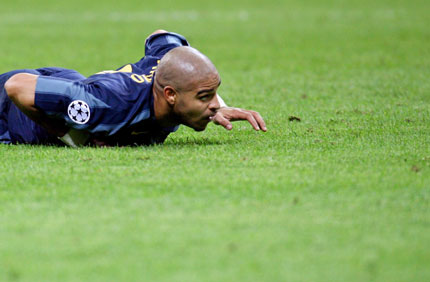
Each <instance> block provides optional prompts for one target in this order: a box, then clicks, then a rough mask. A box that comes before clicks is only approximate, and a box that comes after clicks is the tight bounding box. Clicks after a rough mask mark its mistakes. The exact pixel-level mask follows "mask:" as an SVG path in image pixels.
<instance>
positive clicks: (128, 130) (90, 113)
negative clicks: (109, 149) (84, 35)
mask: <svg viewBox="0 0 430 282" xmlns="http://www.w3.org/2000/svg"><path fill="white" fill-rule="evenodd" d="M187 45H188V42H187V41H186V40H185V38H184V37H182V36H181V35H178V34H175V33H165V34H155V35H153V36H151V37H150V38H148V40H147V41H146V43H145V57H143V58H142V59H141V60H139V61H138V62H136V63H134V64H127V65H124V66H122V67H120V68H118V69H117V70H114V71H103V72H100V73H97V74H94V75H92V76H90V77H88V78H85V77H83V76H81V75H79V74H78V75H77V73H76V72H75V71H73V70H66V69H60V68H43V69H39V70H37V73H38V74H40V75H41V76H40V77H39V79H38V82H37V86H36V97H35V105H36V107H38V108H39V109H40V110H41V111H43V112H45V113H46V114H47V115H48V116H50V117H52V118H56V119H63V120H64V121H65V123H66V124H67V125H68V126H69V127H71V128H75V129H78V130H83V131H86V132H88V133H90V135H91V139H92V140H98V141H100V140H101V141H102V142H103V143H105V144H109V145H140V144H153V143H161V142H163V141H164V140H165V138H166V137H167V135H168V134H169V133H170V132H173V131H175V130H176V129H177V127H174V128H161V127H160V126H159V125H158V124H157V122H156V121H155V118H154V112H153V95H152V85H153V81H152V80H153V76H154V73H155V71H156V68H157V65H158V63H159V60H160V59H161V58H162V57H163V56H164V55H165V54H166V53H167V52H168V51H170V50H171V49H173V48H175V47H178V46H187ZM30 73H35V70H32V71H31V72H30ZM35 74H36V73H35ZM1 86H2V85H1ZM1 88H3V87H1ZM3 92H4V91H3ZM2 95H3V94H2ZM9 102H10V101H9ZM0 107H1V102H0ZM18 115H19V116H20V117H21V115H22V113H19V114H18ZM0 119H1V117H0ZM27 120H28V119H27ZM8 122H9V123H13V118H11V117H9V119H8ZM29 122H30V123H31V121H29ZM3 127H4V126H3ZM9 127H10V126H9ZM25 130H27V131H28V128H27V129H25ZM3 131H4V130H3ZM18 131H19V130H18ZM39 131H40V128H39V127H38V131H37V132H36V131H34V132H32V134H33V135H37V136H41V135H42V134H41V133H40V132H39ZM42 132H43V130H42ZM43 133H44V135H46V134H47V133H46V132H43ZM0 134H1V124H0ZM20 134H21V135H31V134H28V132H27V134H23V133H22V132H18V134H14V135H20ZM9 135H10V134H9ZM37 136H36V137H37ZM27 137H28V136H24V138H21V139H20V140H17V139H16V138H15V140H14V139H13V138H11V142H12V143H16V142H21V143H43V140H45V139H46V138H45V139H43V138H38V140H39V139H40V140H42V141H40V140H39V141H38V142H34V140H33V139H34V138H33V139H32V138H27ZM33 137H34V136H33ZM51 137H52V136H51ZM18 139H19V138H18ZM49 139H52V138H49Z"/></svg>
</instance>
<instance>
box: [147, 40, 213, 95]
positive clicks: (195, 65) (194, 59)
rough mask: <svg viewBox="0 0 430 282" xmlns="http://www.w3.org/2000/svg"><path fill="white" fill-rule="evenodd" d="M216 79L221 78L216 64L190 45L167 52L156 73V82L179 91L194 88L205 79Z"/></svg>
mask: <svg viewBox="0 0 430 282" xmlns="http://www.w3.org/2000/svg"><path fill="white" fill-rule="evenodd" d="M214 80H219V74H218V71H217V69H216V68H215V66H214V64H213V63H212V62H211V61H210V60H209V58H208V57H206V56H205V55H203V54H202V53H200V52H199V51H198V50H196V49H194V48H192V47H188V46H182V47H177V48H174V49H172V50H170V51H169V52H167V54H166V55H165V56H164V57H163V58H162V59H161V61H160V63H159V65H158V67H157V71H156V75H155V82H156V83H157V84H158V85H159V86H161V87H165V86H171V87H173V88H175V89H176V90H177V91H179V92H182V91H191V90H194V89H196V88H198V87H199V85H200V84H202V83H204V82H205V81H214Z"/></svg>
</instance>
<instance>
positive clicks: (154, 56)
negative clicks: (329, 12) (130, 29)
mask: <svg viewBox="0 0 430 282" xmlns="http://www.w3.org/2000/svg"><path fill="white" fill-rule="evenodd" d="M220 83H221V80H220V77H219V74H218V71H217V70H216V68H215V66H214V65H213V64H212V62H211V61H210V60H209V59H208V58H207V57H206V56H204V55H203V54H201V53H200V52H199V51H197V50H196V49H194V48H192V47H189V44H188V42H187V40H186V39H185V38H184V37H183V36H181V35H179V34H175V33H169V32H166V31H163V30H158V31H156V32H154V33H153V34H151V35H150V36H149V37H148V38H147V39H146V42H145V57H143V58H142V59H141V60H140V61H138V62H137V63H135V64H127V65H125V66H123V67H121V68H119V69H118V70H116V71H104V72H100V73H97V74H94V75H92V76H90V77H88V78H86V77H84V76H83V75H81V74H80V73H78V72H76V71H74V70H69V69H63V68H40V69H35V70H29V69H26V70H16V71H12V72H8V73H5V74H2V75H0V91H1V92H0V142H2V143H27V144H58V143H61V141H62V142H64V143H66V144H68V145H70V146H78V145H107V146H109V145H119V146H124V145H147V144H156V143H162V142H164V140H165V139H166V137H167V136H168V135H169V133H171V132H174V131H176V130H177V129H178V127H179V125H180V124H184V125H186V126H189V127H191V128H193V129H194V130H196V131H202V130H204V129H205V128H206V126H207V124H208V123H209V122H210V121H213V122H214V123H215V124H219V125H222V126H223V127H225V128H226V129H228V130H230V129H231V128H232V125H231V121H236V120H247V121H248V122H249V123H250V124H251V125H252V127H253V128H254V129H255V130H263V131H266V126H265V123H264V121H263V119H262V118H261V116H260V115H259V114H258V113H257V112H254V111H249V110H244V109H240V108H232V107H227V106H226V105H225V104H224V102H223V101H222V99H221V97H219V96H218V95H217V89H218V87H219V85H220ZM12 102H13V103H12ZM59 139H60V140H61V141H59Z"/></svg>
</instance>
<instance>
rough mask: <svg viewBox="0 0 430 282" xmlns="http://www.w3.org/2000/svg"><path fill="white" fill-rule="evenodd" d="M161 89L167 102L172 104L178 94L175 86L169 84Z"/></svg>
mask: <svg viewBox="0 0 430 282" xmlns="http://www.w3.org/2000/svg"><path fill="white" fill-rule="evenodd" d="M163 91H164V92H163V94H164V99H166V101H167V103H169V104H170V105H174V104H175V103H176V98H177V95H178V92H176V90H175V88H173V87H171V86H166V87H164V90H163Z"/></svg>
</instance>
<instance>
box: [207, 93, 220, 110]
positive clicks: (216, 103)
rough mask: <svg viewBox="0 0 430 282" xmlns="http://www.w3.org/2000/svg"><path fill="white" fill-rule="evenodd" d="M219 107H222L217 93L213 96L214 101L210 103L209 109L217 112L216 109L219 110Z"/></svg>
mask: <svg viewBox="0 0 430 282" xmlns="http://www.w3.org/2000/svg"><path fill="white" fill-rule="evenodd" d="M219 108H220V104H219V101H218V98H217V95H215V96H214V97H213V98H212V101H211V102H210V103H209V109H210V110H211V111H214V112H216V111H218V110H219Z"/></svg>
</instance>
